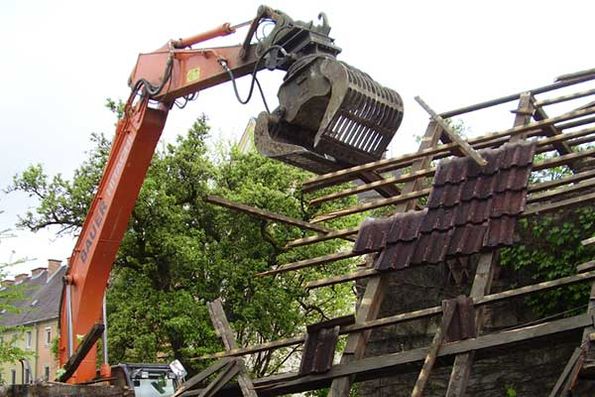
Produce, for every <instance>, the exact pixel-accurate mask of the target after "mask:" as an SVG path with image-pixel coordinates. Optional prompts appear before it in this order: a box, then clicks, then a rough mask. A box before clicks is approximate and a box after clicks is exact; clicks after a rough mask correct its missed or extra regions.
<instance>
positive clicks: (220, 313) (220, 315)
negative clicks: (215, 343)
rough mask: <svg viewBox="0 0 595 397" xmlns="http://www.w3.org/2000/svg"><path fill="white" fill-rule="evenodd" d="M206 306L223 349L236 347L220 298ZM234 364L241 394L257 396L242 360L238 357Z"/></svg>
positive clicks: (251, 396)
mask: <svg viewBox="0 0 595 397" xmlns="http://www.w3.org/2000/svg"><path fill="white" fill-rule="evenodd" d="M207 307H208V309H209V315H210V316H211V321H212V322H213V326H214V327H215V331H216V332H217V335H218V336H219V337H220V338H221V339H222V340H223V345H224V346H225V350H233V349H237V347H238V346H237V344H236V340H235V337H234V335H233V331H232V329H231V326H230V325H229V322H228V321H227V317H226V316H225V311H224V310H223V304H222V303H221V298H217V299H215V300H214V301H213V302H209V303H207ZM236 365H237V366H238V368H239V371H238V372H239V373H238V384H239V385H240V389H242V394H243V395H244V397H257V394H256V392H255V391H254V385H253V384H252V380H251V379H250V377H249V376H248V373H247V371H246V367H245V365H244V360H243V359H238V360H237V361H236Z"/></svg>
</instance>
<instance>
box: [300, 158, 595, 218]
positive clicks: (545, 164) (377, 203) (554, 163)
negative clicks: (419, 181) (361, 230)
mask: <svg viewBox="0 0 595 397" xmlns="http://www.w3.org/2000/svg"><path fill="white" fill-rule="evenodd" d="M594 155H595V148H592V149H587V150H584V151H581V152H575V153H571V154H567V155H564V156H557V157H553V158H550V159H546V160H542V161H539V162H536V163H535V164H533V170H534V171H539V170H543V169H547V168H552V167H558V166H561V165H565V164H569V163H572V162H574V161H576V160H578V159H581V158H585V157H592V156H594ZM431 191H432V188H431V187H428V188H425V189H422V190H418V191H412V192H408V193H403V194H401V195H400V196H395V197H391V198H387V199H376V200H372V201H368V202H366V203H363V204H358V205H355V206H353V207H349V208H344V209H341V210H337V211H333V212H330V213H327V214H323V215H318V216H316V217H315V218H314V219H312V221H311V222H312V223H320V222H326V221H330V220H333V219H337V218H341V217H343V216H347V215H352V214H357V213H359V212H364V211H369V210H372V209H376V208H380V207H384V206H387V205H394V204H398V203H402V202H405V201H409V200H411V199H412V198H414V199H417V198H421V197H424V196H427V195H429V194H430V192H431Z"/></svg>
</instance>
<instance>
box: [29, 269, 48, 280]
mask: <svg viewBox="0 0 595 397" xmlns="http://www.w3.org/2000/svg"><path fill="white" fill-rule="evenodd" d="M46 269H47V268H45V267H37V268H35V269H33V270H31V277H34V278H35V277H37V276H39V275H40V274H41V273H43V272H45V271H46Z"/></svg>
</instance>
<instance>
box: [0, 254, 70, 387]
mask: <svg viewBox="0 0 595 397" xmlns="http://www.w3.org/2000/svg"><path fill="white" fill-rule="evenodd" d="M65 272H66V266H62V264H61V261H59V260H53V259H50V260H49V261H48V266H47V268H46V267H39V268H36V269H33V270H32V271H31V274H26V273H25V274H19V275H17V276H15V277H14V279H13V280H4V281H2V288H13V287H16V288H19V290H20V293H21V294H22V299H20V300H19V301H18V302H15V303H14V306H16V307H17V309H18V312H16V313H9V312H4V313H0V325H2V326H7V327H14V326H16V327H19V330H18V332H14V331H13V332H5V333H4V334H1V335H0V338H2V339H3V340H4V341H11V340H13V339H14V343H15V344H16V345H17V346H19V347H20V348H22V349H23V350H25V351H27V352H29V353H30V354H29V355H28V356H27V357H26V358H25V359H23V360H20V361H19V362H16V363H6V364H2V365H0V377H1V379H2V381H3V382H4V383H5V384H22V383H32V382H35V381H36V380H53V379H55V377H56V371H57V370H58V362H57V360H56V358H55V357H54V354H53V353H52V345H53V344H54V340H55V339H56V338H57V336H58V316H59V310H60V296H61V294H62V277H63V276H64V274H65Z"/></svg>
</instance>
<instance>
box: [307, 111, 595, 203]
mask: <svg viewBox="0 0 595 397" xmlns="http://www.w3.org/2000/svg"><path fill="white" fill-rule="evenodd" d="M593 113H595V107H589V108H586V109H580V110H573V111H570V112H567V113H564V114H561V115H559V116H556V117H550V118H549V119H546V120H542V121H538V122H534V123H530V124H527V125H523V126H518V127H513V128H510V129H507V130H504V131H499V132H492V133H487V134H485V135H482V136H479V137H477V138H473V139H470V140H469V141H468V143H469V144H470V145H474V144H476V143H481V142H487V141H491V140H494V139H498V138H502V137H506V136H512V135H516V134H521V133H525V132H530V131H534V130H542V129H543V127H545V126H548V125H552V124H557V123H559V122H562V121H568V120H572V119H576V118H579V117H583V116H587V115H590V114H593ZM456 146H457V145H456V144H455V143H449V144H444V145H438V146H436V147H430V148H427V149H424V150H421V151H418V152H416V153H412V154H406V155H402V156H398V157H393V158H390V159H383V160H379V161H375V162H371V163H367V164H363V165H358V166H354V167H350V168H345V169H343V170H339V171H335V172H331V173H328V174H323V175H319V176H318V177H315V178H312V179H310V180H308V181H306V182H304V183H303V185H302V190H303V191H304V192H310V191H314V190H316V189H320V188H323V187H326V186H329V185H330V184H333V183H334V182H335V181H345V180H350V179H354V178H356V177H357V174H358V173H360V172H362V171H367V170H375V169H382V171H385V170H388V169H389V168H388V167H389V166H395V165H403V166H407V165H410V164H412V163H413V162H414V161H415V160H419V159H420V158H424V157H426V156H435V155H437V154H440V153H446V152H449V151H451V150H452V149H453V148H456ZM424 168H425V167H424ZM346 177H348V178H346Z"/></svg>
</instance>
